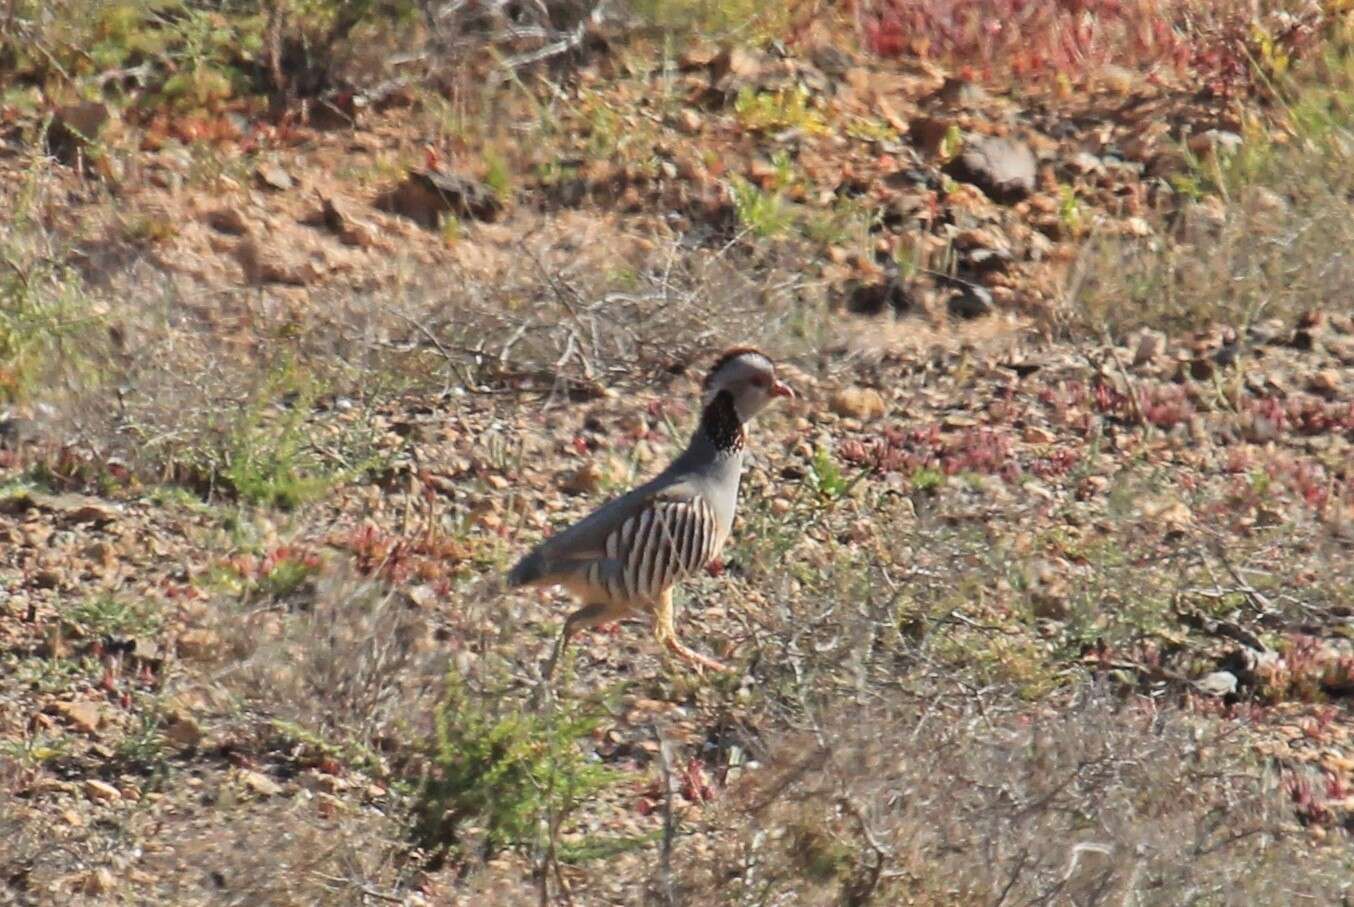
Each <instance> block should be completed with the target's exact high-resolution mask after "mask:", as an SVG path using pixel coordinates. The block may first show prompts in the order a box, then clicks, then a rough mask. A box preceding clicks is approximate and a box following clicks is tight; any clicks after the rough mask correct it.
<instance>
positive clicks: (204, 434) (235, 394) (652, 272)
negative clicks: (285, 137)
mask: <svg viewBox="0 0 1354 907" xmlns="http://www.w3.org/2000/svg"><path fill="white" fill-rule="evenodd" d="M782 264H783V265H785V266H782ZM788 265H789V262H784V263H781V262H778V261H776V260H774V259H770V260H768V259H766V258H764V257H763V258H759V259H758V260H756V261H750V260H748V259H747V258H746V256H745V255H744V254H743V253H740V252H738V251H736V250H733V249H731V248H725V249H723V250H722V251H715V252H710V251H707V250H702V249H688V248H684V247H682V246H680V245H677V244H675V243H674V244H673V245H671V246H669V247H668V248H666V249H664V250H663V251H662V252H661V253H659V254H658V255H655V256H652V257H650V256H647V255H644V254H642V253H640V252H635V251H632V252H631V253H629V254H628V255H627V256H626V259H625V261H624V263H618V262H617V261H616V260H615V257H614V256H601V257H599V256H598V255H597V254H596V253H594V252H581V250H580V249H579V248H578V246H577V243H576V242H575V241H574V240H573V239H572V238H571V237H570V236H569V234H568V231H567V230H566V229H564V228H560V229H557V230H555V231H553V235H543V236H540V237H537V238H534V239H531V240H525V239H524V240H523V241H522V243H521V249H520V254H519V255H516V256H512V257H511V258H510V259H508V258H505V259H504V260H503V261H501V262H498V263H497V264H496V266H495V267H492V268H482V269H478V270H476V269H471V268H461V267H457V266H454V265H447V266H446V267H445V268H443V269H442V270H441V271H440V272H439V274H438V275H437V277H436V279H431V278H430V277H429V276H428V275H427V274H426V273H420V272H418V271H416V270H415V269H414V266H413V265H412V264H408V265H407V267H408V270H407V271H406V272H405V273H404V274H403V275H402V276H401V277H399V278H398V279H397V280H395V281H394V284H395V289H393V290H391V291H382V292H381V293H373V292H353V291H352V290H351V288H334V289H319V290H317V291H316V294H315V298H314V300H313V304H312V305H310V306H308V307H307V308H306V309H305V310H304V311H297V310H295V309H293V308H291V307H287V306H283V305H281V304H280V302H279V301H278V300H276V299H274V298H272V297H271V296H270V295H269V294H268V293H267V292H264V293H257V292H253V291H249V292H246V291H239V290H231V289H223V290H217V291H212V292H208V291H205V290H202V289H195V288H193V287H191V286H188V285H186V284H184V283H183V282H181V281H178V280H176V279H173V278H171V277H168V276H166V275H164V274H162V273H160V272H156V271H153V270H151V269H149V268H147V267H144V266H136V267H133V268H130V269H128V270H127V271H125V272H124V273H122V274H120V275H115V276H113V277H110V279H109V282H108V286H107V289H106V290H103V291H100V292H101V294H102V295H107V296H108V297H109V298H112V297H114V296H116V297H117V298H118V299H120V300H122V302H121V303H120V304H119V306H118V307H117V309H116V313H117V314H116V317H115V318H111V319H109V321H110V327H112V328H115V331H114V332H113V333H114V334H115V336H116V337H117V338H118V343H119V344H120V345H121V349H122V352H121V353H120V354H115V355H111V356H109V357H107V359H106V366H105V369H104V371H103V372H102V373H101V374H100V375H97V376H93V377H92V378H91V379H90V380H88V381H86V382H84V384H83V385H82V386H81V387H80V388H79V389H78V393H68V394H65V395H63V398H62V400H61V401H60V402H61V406H60V411H61V413H62V424H61V427H62V432H63V435H64V436H65V437H67V438H69V439H70V440H72V441H73V442H74V443H76V444H78V445H79V446H80V448H81V449H84V450H87V451H90V452H92V456H93V458H94V459H96V460H105V459H107V458H109V457H118V458H120V459H121V460H123V461H124V462H125V463H126V464H127V465H129V466H130V468H131V469H132V471H133V472H134V473H135V474H137V475H138V476H141V477H142V478H143V479H144V480H146V481H153V482H180V483H185V484H188V485H190V486H192V487H194V488H196V489H198V490H200V491H202V492H204V493H208V494H210V493H212V492H213V491H217V490H226V491H229V489H228V488H226V489H221V488H220V487H219V483H220V478H221V475H222V473H223V472H225V471H226V469H227V468H228V465H229V459H230V455H231V448H232V446H233V445H236V444H237V443H238V441H239V440H240V439H239V437H238V431H239V429H240V428H241V426H242V422H241V419H242V417H243V414H247V413H248V412H249V410H250V408H251V407H256V406H265V407H269V408H270V411H271V410H276V409H277V406H278V405H279V403H280V401H281V400H282V398H283V397H284V396H285V394H286V393H291V394H292V395H293V396H294V395H295V392H296V391H297V390H298V389H299V390H301V391H302V393H301V397H302V399H303V400H304V401H309V402H310V403H311V405H312V407H313V409H314V412H313V413H308V414H306V415H305V417H304V418H305V420H306V423H307V433H308V434H315V433H316V432H318V431H320V429H319V428H317V427H316V426H322V425H329V426H330V427H331V428H332V427H333V426H335V425H337V424H338V422H337V421H336V420H334V419H332V418H330V417H329V416H328V415H327V413H326V411H325V410H326V407H327V406H328V404H329V402H330V401H332V400H333V399H334V398H336V397H346V398H348V399H349V400H350V401H352V402H354V403H355V404H356V410H355V411H354V412H355V413H357V414H358V418H356V419H349V420H347V421H346V422H344V423H343V424H344V426H345V427H344V428H343V429H342V432H341V433H342V434H343V437H341V438H338V439H337V442H336V443H335V442H334V439H330V440H329V442H328V443H326V446H327V447H329V448H333V449H336V450H339V451H340V452H341V453H343V454H344V456H343V460H344V461H345V462H348V463H354V462H361V461H362V460H363V459H364V457H366V456H368V455H370V454H371V452H372V450H373V449H374V445H375V444H376V442H377V440H378V439H377V438H375V437H373V434H374V433H375V432H376V431H377V429H376V428H375V427H374V426H373V423H372V421H371V414H372V412H373V410H374V409H376V408H377V407H379V405H380V404H381V403H382V402H383V401H385V400H389V399H390V398H391V397H393V396H395V395H397V394H399V393H402V392H405V391H410V390H421V391H428V390H433V391H437V390H440V391H443V392H448V391H450V390H452V389H453V388H464V389H466V390H469V391H471V392H477V391H484V390H495V389H501V388H503V387H505V386H512V387H516V388H523V389H525V388H530V389H533V390H538V391H544V392H547V393H549V394H551V395H552V396H561V395H562V396H582V397H589V396H594V395H596V394H598V393H600V392H601V388H602V387H604V386H613V385H616V384H618V383H626V382H629V381H637V382H638V381H646V382H651V381H652V380H654V379H655V378H658V377H664V376H666V374H667V371H668V369H670V368H674V367H675V368H679V369H680V368H684V367H685V366H686V365H687V364H688V363H690V362H693V361H698V360H700V359H701V358H702V357H704V356H706V355H708V351H709V350H710V349H711V348H714V347H717V346H719V345H720V344H723V343H727V342H732V341H744V342H746V341H751V342H762V343H768V344H769V345H770V346H771V347H772V348H773V349H777V351H778V352H779V351H782V350H781V349H779V348H784V347H786V346H787V345H796V344H802V343H803V342H804V341H805V340H808V339H814V338H816V337H817V336H818V335H819V334H820V333H821V332H822V331H823V330H824V325H823V323H822V321H821V316H820V315H818V314H817V313H818V309H817V307H816V306H815V304H814V300H813V294H814V292H815V290H814V288H813V287H811V286H808V285H806V284H805V283H804V280H803V278H802V277H798V276H796V275H795V274H794V271H793V270H792V269H791V268H790V267H788ZM749 326H751V328H749ZM270 394H271V396H269V395H270ZM334 465H335V466H336V467H337V466H338V465H340V464H337V463H336V464H334Z"/></svg>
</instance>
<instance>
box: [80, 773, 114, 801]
mask: <svg viewBox="0 0 1354 907" xmlns="http://www.w3.org/2000/svg"><path fill="white" fill-rule="evenodd" d="M85 796H86V797H88V798H89V799H91V800H97V801H99V802H101V803H116V802H118V801H119V800H121V799H122V792H121V791H119V790H118V789H117V788H116V787H114V786H113V785H111V784H109V783H108V782H106V781H100V780H99V779H98V778H88V779H86V780H85Z"/></svg>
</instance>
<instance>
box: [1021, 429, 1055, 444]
mask: <svg viewBox="0 0 1354 907" xmlns="http://www.w3.org/2000/svg"><path fill="white" fill-rule="evenodd" d="M1022 437H1024V439H1025V443H1026V444H1052V443H1053V441H1054V440H1055V438H1054V434H1053V432H1051V431H1049V430H1048V429H1047V428H1040V427H1039V426H1038V425H1030V426H1027V427H1026V428H1025V433H1024V435H1023V436H1022Z"/></svg>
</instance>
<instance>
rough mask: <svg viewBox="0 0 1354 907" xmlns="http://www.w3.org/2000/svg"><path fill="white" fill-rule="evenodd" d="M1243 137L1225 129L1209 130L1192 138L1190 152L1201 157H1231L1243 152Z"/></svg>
mask: <svg viewBox="0 0 1354 907" xmlns="http://www.w3.org/2000/svg"><path fill="white" fill-rule="evenodd" d="M1241 144H1242V140H1241V136H1239V135H1237V134H1236V133H1235V132H1228V131H1227V130H1225V129H1209V130H1207V131H1206V132H1201V133H1199V134H1198V135H1193V136H1190V139H1189V142H1188V145H1189V150H1190V151H1192V152H1193V153H1194V154H1196V155H1198V156H1199V157H1209V156H1211V155H1214V154H1216V155H1219V156H1223V157H1231V156H1232V155H1234V154H1236V153H1237V152H1238V151H1240V150H1241Z"/></svg>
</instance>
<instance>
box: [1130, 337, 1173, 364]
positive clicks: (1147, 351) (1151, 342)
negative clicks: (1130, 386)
mask: <svg viewBox="0 0 1354 907" xmlns="http://www.w3.org/2000/svg"><path fill="white" fill-rule="evenodd" d="M1165 351H1166V335H1165V334H1163V333H1161V332H1160V331H1152V330H1145V331H1143V332H1142V334H1141V335H1139V337H1138V348H1137V349H1136V350H1134V351H1133V365H1134V367H1135V368H1136V367H1139V366H1143V365H1146V364H1147V363H1149V362H1151V361H1152V360H1153V359H1156V358H1157V357H1158V356H1160V355H1161V354H1162V353H1164V352H1165Z"/></svg>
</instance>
